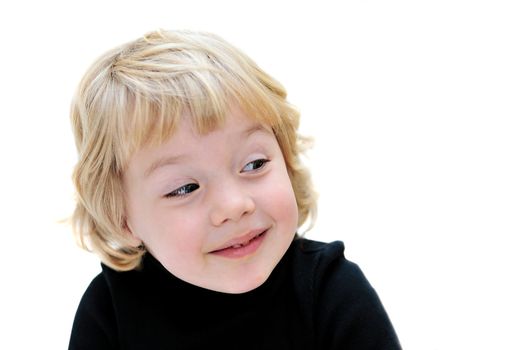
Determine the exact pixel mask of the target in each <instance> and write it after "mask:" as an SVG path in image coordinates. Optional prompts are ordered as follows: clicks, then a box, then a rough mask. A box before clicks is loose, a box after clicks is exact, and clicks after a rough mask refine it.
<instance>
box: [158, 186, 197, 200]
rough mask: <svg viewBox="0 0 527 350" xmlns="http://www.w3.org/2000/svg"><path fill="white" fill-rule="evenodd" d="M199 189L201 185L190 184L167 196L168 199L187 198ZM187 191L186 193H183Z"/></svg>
mask: <svg viewBox="0 0 527 350" xmlns="http://www.w3.org/2000/svg"><path fill="white" fill-rule="evenodd" d="M198 188H199V185H198V184H195V183H190V184H186V185H183V186H181V187H179V188H176V189H175V190H174V191H172V192H170V193H167V194H166V195H165V197H166V198H172V197H179V198H181V197H185V196H188V195H189V194H190V193H192V192H194V191H195V190H197V189H198ZM183 191H185V192H183Z"/></svg>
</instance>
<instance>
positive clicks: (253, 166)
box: [241, 159, 269, 173]
mask: <svg viewBox="0 0 527 350" xmlns="http://www.w3.org/2000/svg"><path fill="white" fill-rule="evenodd" d="M268 162H269V159H256V160H253V161H252V162H249V163H247V164H246V165H245V166H244V167H243V169H242V171H241V172H242V173H244V172H246V171H255V170H258V169H261V168H263V167H264V166H265V164H267V163H268Z"/></svg>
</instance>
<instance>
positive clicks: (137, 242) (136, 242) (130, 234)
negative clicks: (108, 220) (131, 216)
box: [121, 218, 143, 247]
mask: <svg viewBox="0 0 527 350" xmlns="http://www.w3.org/2000/svg"><path fill="white" fill-rule="evenodd" d="M121 226H122V229H123V232H124V234H125V236H126V238H127V239H128V240H129V242H130V244H131V245H133V246H134V247H140V246H142V245H143V241H142V240H141V239H140V238H139V237H137V235H135V234H134V231H133V230H132V229H131V228H130V224H128V220H127V219H126V218H123V224H122V225H121Z"/></svg>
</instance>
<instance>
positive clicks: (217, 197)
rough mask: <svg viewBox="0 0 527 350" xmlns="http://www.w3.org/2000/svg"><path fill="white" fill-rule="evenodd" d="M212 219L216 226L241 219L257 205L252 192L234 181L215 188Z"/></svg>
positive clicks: (211, 212)
mask: <svg viewBox="0 0 527 350" xmlns="http://www.w3.org/2000/svg"><path fill="white" fill-rule="evenodd" d="M211 200H212V201H213V203H212V206H211V211H210V219H211V222H212V224H213V225H214V226H220V225H221V224H223V223H225V222H228V221H235V222H237V221H239V220H240V219H241V218H242V217H244V216H246V215H250V214H252V213H253V212H254V210H255V208H256V205H255V203H254V200H253V198H252V196H251V195H250V193H249V192H248V191H246V190H245V189H244V187H243V185H242V184H238V183H235V182H234V181H233V182H231V183H229V184H226V183H223V184H221V185H220V188H217V189H216V190H214V195H213V198H211Z"/></svg>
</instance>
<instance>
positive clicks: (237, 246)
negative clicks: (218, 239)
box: [210, 229, 268, 258]
mask: <svg viewBox="0 0 527 350" xmlns="http://www.w3.org/2000/svg"><path fill="white" fill-rule="evenodd" d="M267 231H268V230H267V229H266V230H264V231H262V232H260V233H259V234H257V235H255V236H252V237H251V238H249V239H247V240H245V241H241V242H237V243H234V244H231V245H228V246H226V247H224V248H220V249H216V250H214V251H212V252H210V253H211V254H215V255H219V256H223V257H226V258H241V257H244V256H246V255H249V254H251V253H253V252H255V251H256V250H257V249H258V248H259V247H260V244H261V243H262V241H263V239H264V238H265V234H266V233H267Z"/></svg>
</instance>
